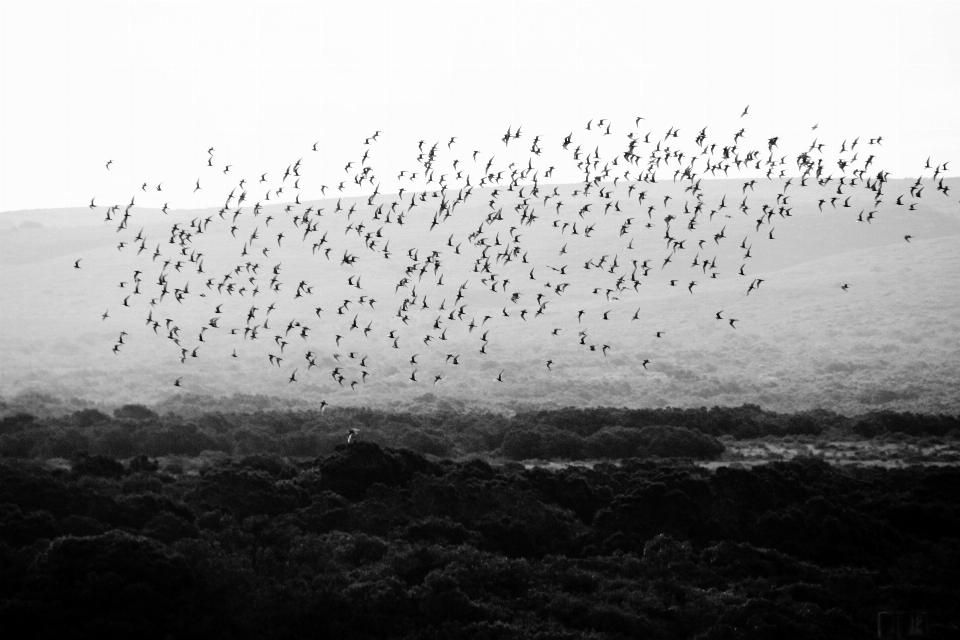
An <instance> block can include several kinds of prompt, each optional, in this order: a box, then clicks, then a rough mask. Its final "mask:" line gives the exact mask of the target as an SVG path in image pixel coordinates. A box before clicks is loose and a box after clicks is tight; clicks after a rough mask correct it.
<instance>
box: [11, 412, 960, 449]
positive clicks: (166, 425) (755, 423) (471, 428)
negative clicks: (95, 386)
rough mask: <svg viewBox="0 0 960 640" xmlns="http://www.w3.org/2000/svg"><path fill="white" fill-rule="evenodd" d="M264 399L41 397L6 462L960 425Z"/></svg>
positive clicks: (930, 418) (581, 445) (18, 425)
mask: <svg viewBox="0 0 960 640" xmlns="http://www.w3.org/2000/svg"><path fill="white" fill-rule="evenodd" d="M258 402H259V403H260V404H259V406H263V405H265V404H268V402H269V401H268V400H264V399H257V398H247V399H244V400H240V401H230V400H222V401H216V400H212V399H208V400H207V401H193V402H191V401H190V399H189V398H187V399H181V400H179V401H178V402H175V403H172V404H173V406H156V407H153V408H149V407H146V406H143V405H138V404H128V405H123V406H120V407H118V408H116V409H114V410H113V411H111V412H109V413H108V412H107V410H105V409H103V408H96V407H86V408H73V409H72V410H64V409H67V408H69V407H68V406H66V407H65V406H58V407H57V408H58V409H59V411H58V410H51V402H50V401H48V400H46V399H44V398H43V397H39V398H37V397H32V398H31V397H28V398H27V399H26V400H24V398H20V399H19V401H18V402H6V403H3V404H2V405H0V416H4V417H2V418H0V455H2V456H8V457H15V458H56V457H62V458H69V457H71V456H73V455H75V454H77V453H80V452H89V453H94V454H102V455H107V456H112V457H115V458H129V457H132V456H137V455H145V456H151V457H157V456H169V455H180V456H190V457H195V456H198V455H200V454H201V453H202V452H204V451H207V452H221V453H223V454H226V455H231V456H244V455H250V454H256V453H273V454H277V455H282V456H288V457H315V456H319V455H329V454H330V453H332V452H333V450H334V447H335V446H336V445H337V444H340V443H342V442H344V441H345V439H346V433H347V431H348V430H350V429H358V430H359V432H360V435H359V436H358V437H359V438H360V439H362V440H365V441H368V442H376V443H378V444H381V445H384V446H390V447H396V448H403V449H409V450H411V451H414V452H417V453H420V454H424V455H432V456H437V457H462V456H468V455H480V456H483V457H496V458H505V459H511V460H525V459H551V460H558V459H562V460H584V459H620V458H634V457H639V458H645V457H664V458H667V457H688V458H694V459H698V460H713V459H717V458H718V457H720V455H721V454H722V453H723V451H724V445H723V443H722V441H721V440H720V439H721V438H722V437H724V436H727V437H732V438H734V439H745V438H762V437H770V436H772V437H791V436H810V437H820V438H823V437H832V438H875V437H878V436H890V435H896V434H901V435H904V436H910V437H937V438H943V437H945V436H948V435H951V436H952V435H957V434H960V418H958V417H956V416H943V415H941V416H935V415H919V414H911V413H897V412H892V411H879V412H874V413H868V414H864V415H860V416H856V417H852V418H851V417H845V416H842V415H839V414H836V413H831V412H828V411H809V412H804V413H796V414H780V413H775V412H770V411H764V410H762V409H761V408H760V407H757V406H756V405H743V406H740V407H713V408H711V409H707V408H700V409H673V408H665V409H617V408H594V409H575V408H568V409H560V410H549V411H546V410H545V411H520V412H517V413H515V414H513V415H510V416H508V415H504V414H500V413H492V412H489V411H481V410H469V409H467V410H465V409H463V408H460V407H457V406H455V405H451V404H450V403H438V402H436V401H435V399H433V398H430V397H425V400H424V402H423V407H422V410H419V411H410V410H404V411H396V412H388V411H382V410H373V409H356V408H336V409H329V408H328V409H327V410H326V411H324V412H320V411H317V410H312V409H286V410H270V411H263V410H258V409H256V408H254V407H257V406H258Z"/></svg>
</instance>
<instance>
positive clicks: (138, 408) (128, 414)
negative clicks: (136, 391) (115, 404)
mask: <svg viewBox="0 0 960 640" xmlns="http://www.w3.org/2000/svg"><path fill="white" fill-rule="evenodd" d="M113 417H114V418H116V419H118V420H123V419H125V418H126V419H129V420H157V419H158V418H159V417H160V415H159V414H158V413H157V412H156V411H151V410H150V409H148V408H146V407H145V406H143V405H142V404H125V405H123V406H122V407H120V408H119V409H117V410H115V411H114V412H113Z"/></svg>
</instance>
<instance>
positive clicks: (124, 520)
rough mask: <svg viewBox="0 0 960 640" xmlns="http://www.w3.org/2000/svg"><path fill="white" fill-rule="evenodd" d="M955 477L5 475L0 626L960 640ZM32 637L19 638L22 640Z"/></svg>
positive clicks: (73, 632) (230, 467)
mask: <svg viewBox="0 0 960 640" xmlns="http://www.w3.org/2000/svg"><path fill="white" fill-rule="evenodd" d="M958 483H960V470H957V469H953V468H929V467H927V468H924V467H914V468H907V469H902V470H888V471H884V470H879V469H849V468H848V469H841V468H834V467H831V466H829V465H828V464H826V463H824V462H822V461H817V460H814V459H805V460H796V461H792V462H775V463H771V464H769V465H764V466H761V467H757V468H754V469H752V470H743V469H729V468H721V469H718V470H717V471H716V472H710V471H708V470H705V469H703V468H700V467H697V466H695V465H693V464H689V463H677V462H672V463H670V462H665V461H654V460H648V461H642V460H630V461H626V462H624V463H623V464H621V465H617V466H614V465H610V464H603V463H601V464H598V465H596V466H595V467H594V468H592V469H590V468H582V467H570V468H567V469H564V470H561V471H548V470H545V469H531V470H523V469H522V468H521V467H519V465H507V466H505V467H499V468H498V467H494V466H491V465H489V464H487V463H485V462H483V461H481V460H471V461H465V462H453V461H449V460H444V461H433V460H431V459H428V458H425V457H423V456H420V455H417V454H415V453H412V452H410V451H408V450H397V449H390V448H382V447H380V446H378V445H376V444H373V443H367V442H362V441H360V442H355V443H353V444H351V445H349V446H348V445H342V444H341V445H339V446H338V447H337V448H336V450H335V451H334V453H333V454H331V455H329V456H325V457H319V458H315V459H311V460H300V461H291V460H289V459H286V458H283V457H281V456H278V455H273V454H269V455H256V456H249V457H246V458H242V459H224V460H219V461H212V462H209V463H208V464H206V465H205V466H204V467H203V468H202V469H201V471H200V473H199V475H170V474H168V473H166V472H164V471H162V470H158V465H157V464H156V461H155V460H152V459H150V458H147V457H136V458H133V459H131V460H130V461H129V462H127V463H121V462H118V461H116V460H114V459H112V458H109V457H105V456H90V455H80V456H76V457H75V458H74V459H73V460H72V461H71V468H70V469H69V470H65V469H54V470H49V469H47V468H45V467H44V466H42V464H41V463H37V462H30V461H12V460H7V461H6V462H2V463H0V568H2V570H0V628H5V629H19V630H21V631H20V632H18V633H20V634H21V635H19V636H18V637H42V638H53V637H56V638H63V639H66V638H74V637H98V638H111V637H124V638H129V637H138V638H147V639H149V638H158V639H159V638H165V637H177V638H194V637H196V638H205V639H211V638H258V639H259V638H298V637H336V638H405V639H410V640H414V639H422V640H426V639H431V638H444V639H446V638H452V637H456V638H477V639H480V638H517V639H521V638H524V639H526V638H542V639H546V638H570V639H574V638H577V639H579V638H637V637H643V638H653V639H657V638H663V639H667V638H669V639H674V638H703V639H708V640H721V639H732V638H751V639H763V638H770V639H777V640H780V639H783V638H786V639H792V638H798V639H799V638H813V637H816V638H843V639H845V640H850V639H858V638H863V639H866V638H869V637H875V636H876V620H877V613H878V612H879V611H885V610H896V611H921V610H922V611H924V612H926V614H927V617H928V622H929V629H928V631H929V636H928V637H931V638H953V637H957V635H958V634H960V613H958V609H957V607H956V603H957V602H960V572H957V571H956V567H957V566H960V540H958V532H960V494H958V492H957V491H956V487H957V486H958ZM24 630H27V631H24Z"/></svg>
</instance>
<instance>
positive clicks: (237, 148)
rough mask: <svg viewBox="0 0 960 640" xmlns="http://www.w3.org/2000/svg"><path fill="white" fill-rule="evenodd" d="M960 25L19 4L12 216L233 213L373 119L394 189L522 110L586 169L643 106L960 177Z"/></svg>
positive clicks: (241, 5)
mask: <svg viewBox="0 0 960 640" xmlns="http://www.w3.org/2000/svg"><path fill="white" fill-rule="evenodd" d="M958 24H960V2H953V1H941V2H912V1H911V2H872V1H871V2H806V1H804V2H585V1H582V0H581V1H575V2H517V1H510V2H450V1H444V2H400V1H398V2H359V1H351V2H311V3H306V2H303V3H301V2H276V1H272V2H229V3H221V2H130V1H123V2H37V1H35V0H30V1H28V2H8V1H6V0H4V1H3V2H0V43H2V44H0V47H2V48H0V64H2V67H0V127H2V130H0V136H2V138H0V162H2V165H0V210H3V211H9V210H15V209H24V208H41V207H60V206H78V205H84V204H87V203H89V201H90V198H91V197H93V196H97V197H98V198H99V199H100V200H99V202H103V203H109V202H115V201H126V200H127V199H129V197H130V196H131V195H133V194H134V193H140V185H141V183H143V182H147V183H149V184H150V185H151V186H154V185H155V184H157V183H161V182H162V183H163V193H162V194H161V193H156V192H155V191H154V192H152V193H149V194H146V195H143V197H142V198H141V200H140V201H138V204H141V203H142V204H157V205H158V206H159V205H160V204H162V203H163V202H167V201H169V202H171V206H172V207H175V208H176V207H181V206H182V207H186V206H198V205H218V204H220V203H222V202H223V195H224V193H225V192H226V191H229V189H230V188H231V186H232V185H234V184H236V182H237V180H238V179H239V178H240V177H246V178H247V179H248V180H250V179H252V178H254V177H255V176H258V175H259V174H260V173H263V172H274V171H277V172H282V171H283V169H284V168H285V167H286V166H287V165H288V164H290V163H291V162H294V161H296V160H297V159H298V158H300V157H304V161H303V163H304V168H305V169H304V170H301V173H304V174H305V177H306V178H307V181H306V182H308V183H309V184H310V185H314V186H316V187H317V188H319V185H320V184H321V183H325V184H337V183H338V181H339V180H342V179H344V176H345V174H344V173H343V167H344V165H345V164H346V162H348V161H350V160H357V159H359V156H360V154H362V153H363V150H364V146H363V141H364V139H365V138H367V137H368V136H370V135H371V134H373V133H374V131H376V130H382V131H383V134H382V135H381V136H380V138H379V140H378V142H377V144H376V145H375V146H374V147H373V150H372V152H371V155H372V157H373V163H374V164H375V165H376V166H377V167H378V170H380V171H381V172H382V173H381V175H380V176H379V178H380V181H381V183H382V185H383V186H382V188H381V192H389V191H391V190H394V189H396V185H397V183H396V182H395V178H396V172H397V171H398V170H399V169H403V168H407V169H411V168H413V167H414V166H415V162H414V158H415V157H416V143H417V141H418V140H421V139H425V140H426V141H427V142H428V143H430V144H432V143H433V142H436V141H441V143H442V145H444V146H445V144H446V142H447V141H448V140H449V138H450V137H451V136H457V142H456V143H455V146H454V147H453V148H452V149H451V151H450V153H451V154H453V155H454V156H455V157H456V152H457V150H459V153H460V154H461V156H462V157H463V158H468V157H469V156H470V154H471V152H472V151H473V150H480V151H481V152H482V154H483V156H484V157H488V156H490V155H493V154H495V153H500V152H501V151H503V147H502V144H500V143H499V142H498V139H499V138H500V137H501V136H502V135H503V133H504V132H505V130H506V129H507V127H508V126H512V127H513V128H514V129H515V128H516V127H517V126H518V125H519V126H522V127H523V130H524V132H525V135H528V136H529V138H528V141H529V140H530V139H532V137H533V136H534V135H540V136H541V143H540V144H541V146H542V147H543V148H544V153H543V156H542V157H541V159H540V163H541V164H542V165H544V166H546V165H550V164H557V165H558V171H557V172H556V177H557V178H560V179H563V178H567V179H568V180H570V181H572V180H573V179H574V175H575V174H573V173H568V174H564V173H563V171H562V169H561V167H560V166H559V165H561V164H563V165H564V166H568V165H570V164H571V163H570V162H569V160H568V159H565V158H564V157H562V156H561V155H560V144H561V142H562V140H563V137H564V136H565V135H567V134H568V133H570V132H572V131H573V132H576V131H582V130H583V128H584V126H585V125H586V122H587V121H588V120H589V119H594V120H597V119H600V118H607V119H609V120H610V121H611V122H612V123H613V124H612V132H613V134H614V135H612V136H611V140H612V139H614V137H615V136H616V140H617V144H621V142H620V141H621V140H623V138H622V136H624V135H626V133H627V132H629V131H634V130H635V129H634V123H635V118H636V117H637V116H643V117H644V118H645V119H646V120H645V121H644V122H643V123H641V125H640V127H639V128H640V129H645V130H641V131H640V134H641V135H643V134H644V133H646V130H655V131H665V130H666V129H667V128H668V127H670V126H674V127H680V128H681V131H682V134H681V135H683V136H685V137H690V138H692V137H693V136H694V135H695V133H696V131H697V130H699V129H700V128H702V127H704V126H707V127H709V129H708V132H709V133H711V134H715V135H718V136H725V135H727V134H728V133H729V134H731V135H732V132H734V131H736V129H737V128H739V127H740V126H744V127H746V128H747V134H748V136H749V140H750V142H751V143H752V144H756V145H757V147H758V148H759V147H763V146H765V145H764V144H763V142H762V140H765V139H766V137H769V136H772V135H780V136H781V140H782V141H783V142H782V143H781V148H783V147H785V146H788V145H792V148H791V150H794V149H793V148H799V147H801V146H803V147H805V146H806V145H808V144H809V143H810V142H812V141H813V139H814V138H818V139H819V140H821V141H827V142H828V143H829V144H833V145H836V146H839V144H840V142H841V141H842V140H843V139H850V138H853V137H856V136H858V135H860V136H863V137H864V138H868V137H875V136H880V135H882V136H883V138H884V143H883V152H882V164H881V165H880V166H882V167H883V168H886V169H887V170H889V171H891V172H892V173H893V175H894V176H895V177H904V176H915V175H917V174H918V173H919V171H920V170H921V169H922V167H923V164H924V162H925V161H926V158H927V156H928V155H929V156H932V161H931V162H933V163H941V162H943V161H945V160H953V161H954V163H953V164H951V166H950V169H951V171H950V174H951V175H956V173H957V169H960V125H958V118H957V114H958V113H960V38H958V37H957V25H958ZM747 104H749V105H750V112H749V116H748V117H747V118H743V119H740V117H739V116H740V114H741V112H742V111H743V109H744V107H745V106H746V105H747ZM813 125H819V127H818V129H817V130H816V131H811V127H812V126H813ZM761 136H763V138H762V140H761ZM316 142H319V144H318V152H316V153H314V152H312V151H311V148H312V146H313V144H314V143H316ZM498 145H499V146H498ZM210 147H214V149H215V152H214V163H215V166H216V170H213V169H210V168H209V167H206V165H207V158H208V154H207V150H208V149H209V148H210ZM871 152H872V150H871ZM523 158H524V161H525V158H526V156H523ZM108 160H113V165H112V166H111V169H110V171H109V172H108V171H107V170H106V168H105V166H104V165H105V164H106V162H107V161H108ZM228 164H229V165H231V169H230V171H229V173H228V174H227V175H225V174H223V173H222V171H223V169H224V168H225V166H226V165H228ZM205 169H206V172H204V170H205ZM198 178H200V179H201V183H202V185H203V188H202V189H201V191H200V192H198V193H193V189H194V186H195V181H196V180H197V179H198ZM305 186H306V184H305ZM305 195H312V192H309V193H308V194H305Z"/></svg>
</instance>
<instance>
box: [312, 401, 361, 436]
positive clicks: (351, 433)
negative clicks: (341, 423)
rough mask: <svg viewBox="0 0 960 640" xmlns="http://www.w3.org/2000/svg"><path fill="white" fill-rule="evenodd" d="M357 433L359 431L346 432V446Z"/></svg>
mask: <svg viewBox="0 0 960 640" xmlns="http://www.w3.org/2000/svg"><path fill="white" fill-rule="evenodd" d="M321 411H322V409H321ZM358 433H360V430H359V429H350V431H347V444H350V443H351V442H353V436H355V435H357V434H358Z"/></svg>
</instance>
